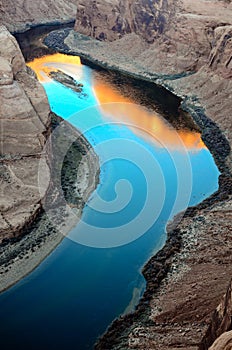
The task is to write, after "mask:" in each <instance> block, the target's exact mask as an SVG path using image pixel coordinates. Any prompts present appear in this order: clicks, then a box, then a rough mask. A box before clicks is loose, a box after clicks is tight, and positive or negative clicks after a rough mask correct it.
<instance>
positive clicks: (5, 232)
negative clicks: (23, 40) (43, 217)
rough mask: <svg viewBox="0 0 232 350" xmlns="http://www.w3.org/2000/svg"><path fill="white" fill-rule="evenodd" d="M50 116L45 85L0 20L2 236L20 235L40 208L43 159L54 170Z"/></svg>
mask: <svg viewBox="0 0 232 350" xmlns="http://www.w3.org/2000/svg"><path fill="white" fill-rule="evenodd" d="M50 119H51V117H50V109H49V105H48V101H47V97H46V94H45V91H44V90H43V88H42V86H41V84H40V83H39V82H38V81H37V80H36V79H35V78H34V76H33V74H32V73H31V72H30V71H29V70H28V69H27V67H26V64H25V61H24V58H23V56H22V53H21V51H20V49H19V46H18V44H17V41H16V40H15V38H14V37H13V36H12V35H11V34H10V33H9V32H8V30H7V29H6V27H4V26H0V130H1V133H0V184H1V192H0V203H1V204H0V242H1V241H2V240H3V239H4V238H9V237H15V236H17V235H19V234H20V232H21V230H22V229H23V228H25V227H26V226H27V225H28V224H29V223H30V222H32V221H33V219H34V217H35V216H36V215H37V213H38V212H39V210H40V207H41V198H42V197H43V196H44V195H45V192H46V186H45V188H44V189H39V187H38V171H39V167H40V166H41V164H42V166H41V171H44V172H45V173H46V172H48V174H49V168H48V165H47V162H46V154H43V147H44V144H45V142H46V138H47V135H48V134H49V129H50V122H51V120H50ZM41 159H43V160H44V162H42V163H41V164H40V161H41Z"/></svg>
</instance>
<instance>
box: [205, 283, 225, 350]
mask: <svg viewBox="0 0 232 350" xmlns="http://www.w3.org/2000/svg"><path fill="white" fill-rule="evenodd" d="M231 328H232V282H231V283H230V285H229V287H228V289H227V292H226V294H225V296H224V298H223V300H222V301H221V303H220V304H219V305H218V307H217V309H216V310H215V312H214V313H213V315H212V321H211V324H210V326H209V328H208V330H207V332H206V335H205V336H204V338H203V340H202V343H201V348H202V349H208V347H209V345H210V344H212V343H213V342H214V341H215V339H217V338H219V339H218V340H217V341H215V343H214V345H212V347H211V348H210V349H211V350H213V349H214V350H216V349H217V350H225V349H231V348H232V332H226V331H228V330H230V329H231ZM223 344H224V345H223ZM229 345H230V347H229ZM223 346H224V347H223Z"/></svg>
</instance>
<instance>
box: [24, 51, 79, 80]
mask: <svg viewBox="0 0 232 350" xmlns="http://www.w3.org/2000/svg"><path fill="white" fill-rule="evenodd" d="M27 65H28V67H30V68H31V69H33V71H34V72H35V73H36V76H37V78H38V80H39V81H40V82H41V83H46V82H49V81H51V79H50V78H49V76H48V74H49V73H50V72H51V71H56V70H58V69H60V70H62V71H64V73H67V74H77V67H78V68H80V67H81V60H80V57H78V56H70V55H65V54H61V53H55V54H53V55H47V56H43V57H40V58H35V59H34V60H33V61H31V62H29V63H27ZM79 71H80V70H79ZM79 73H80V72H79Z"/></svg>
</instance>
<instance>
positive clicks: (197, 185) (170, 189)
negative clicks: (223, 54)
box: [0, 54, 219, 350]
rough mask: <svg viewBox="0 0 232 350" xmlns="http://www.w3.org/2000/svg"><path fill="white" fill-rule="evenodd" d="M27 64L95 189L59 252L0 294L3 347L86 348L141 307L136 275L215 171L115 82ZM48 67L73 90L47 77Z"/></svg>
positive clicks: (78, 68) (200, 151)
mask: <svg viewBox="0 0 232 350" xmlns="http://www.w3.org/2000/svg"><path fill="white" fill-rule="evenodd" d="M29 65H30V67H31V68H32V69H34V71H35V72H36V74H37V76H38V78H39V80H40V81H41V83H42V84H43V86H44V88H45V90H46V93H47V96H48V99H49V103H50V106H51V109H52V110H53V111H54V112H55V113H57V114H58V115H60V116H62V117H63V118H64V119H66V120H68V121H69V122H70V123H71V124H72V125H73V126H75V127H76V128H78V129H79V130H81V132H82V133H83V134H84V136H85V137H86V138H87V139H88V141H89V142H90V144H91V145H92V146H93V148H94V149H95V152H96V153H97V155H98V157H99V161H100V183H99V185H98V187H97V189H96V191H95V192H94V193H93V194H92V195H91V196H90V198H89V201H88V202H87V204H86V205H85V207H84V210H83V214H82V217H81V220H80V222H79V224H78V225H77V226H76V227H73V228H72V230H71V231H70V232H68V233H66V235H67V237H65V238H64V240H63V241H62V243H61V244H60V245H59V246H58V248H57V249H56V250H55V251H53V252H52V254H50V256H49V257H48V258H47V259H46V260H45V261H43V263H41V264H40V266H39V267H38V268H37V269H35V270H34V271H33V272H32V273H31V274H30V275H29V276H27V277H26V278H24V279H23V280H22V281H20V282H19V283H18V284H16V285H15V286H14V287H12V288H11V289H9V290H8V291H6V292H4V293H2V294H1V296H0V310H1V311H0V315H1V317H0V318H1V327H0V336H1V338H3V337H4V339H7V341H8V345H9V347H8V348H9V349H11V348H16V347H17V348H20V349H21V348H23V349H25V350H26V349H37V348H38V349H45V350H46V349H50V348H55V349H56V350H63V349H80V350H82V349H92V348H93V344H94V342H95V341H96V339H97V337H98V336H99V335H101V334H102V333H103V332H104V331H105V330H106V328H107V326H109V324H110V323H111V322H112V321H113V320H114V319H115V318H116V317H118V316H119V315H122V314H124V313H125V312H130V311H132V310H133V309H134V308H135V306H136V304H137V303H138V301H139V298H140V296H141V294H142V293H143V291H144V289H145V286H146V284H145V280H144V278H143V276H142V274H141V269H142V267H143V266H144V264H145V262H146V261H147V260H148V259H149V258H150V257H151V256H152V255H153V254H154V253H155V252H156V251H157V250H158V249H160V248H161V247H162V245H163V244H164V242H165V239H166V225H167V222H168V221H169V220H170V219H172V218H173V217H174V215H175V214H177V213H179V212H181V211H183V210H184V209H186V208H187V207H189V206H193V205H196V204H198V203H200V202H201V201H202V200H203V199H205V198H207V197H208V196H210V195H211V194H212V193H214V192H215V191H216V190H217V189H218V177H219V171H218V169H217V167H216V165H215V163H214V160H213V157H212V155H211V154H210V152H209V151H208V149H207V147H206V146H205V144H204V143H203V141H202V140H201V135H200V133H199V132H197V131H196V129H195V130H194V129H190V128H187V127H186V126H181V125H180V127H179V128H178V129H177V130H176V129H175V128H173V126H172V125H170V123H168V122H167V120H166V119H164V118H163V116H162V113H160V110H159V108H158V107H157V109H156V108H154V106H153V104H155V101H151V105H149V106H145V104H146V101H147V100H146V99H145V98H144V99H143V98H138V96H137V94H138V91H137V92H136V93H135V91H134V90H133V88H131V86H130V85H129V84H127V83H124V82H123V81H122V79H120V80H117V79H116V78H115V76H113V77H112V76H111V75H110V74H109V73H106V72H101V71H98V70H94V69H92V68H90V67H88V66H86V65H83V64H81V61H80V59H79V58H78V57H72V56H66V55H61V54H55V55H48V56H45V57H42V58H38V59H35V60H34V61H33V62H31V63H30V64H29ZM55 70H60V71H62V72H64V73H66V74H68V75H70V76H72V77H73V78H74V79H75V80H76V81H77V82H78V83H79V84H82V85H83V87H82V88H81V89H80V92H74V91H73V90H71V89H70V88H67V87H65V86H64V85H62V84H60V83H59V82H56V81H55V80H53V79H51V78H49V73H50V72H51V71H55ZM140 95H141V96H140V97H142V96H143V95H145V92H144V91H143V90H142V89H141V90H140ZM142 101H145V102H144V103H143V102H142ZM138 102H139V104H138ZM167 103H168V101H167ZM174 113H176V111H173V114H174Z"/></svg>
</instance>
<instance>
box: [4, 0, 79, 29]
mask: <svg viewBox="0 0 232 350" xmlns="http://www.w3.org/2000/svg"><path fill="white" fill-rule="evenodd" d="M76 3H77V1H76V0H41V1H39V2H38V1H31V0H14V1H11V0H10V1H9V0H2V1H1V3H0V25H1V24H4V25H5V26H6V27H7V29H8V30H9V31H11V32H13V31H20V30H25V29H28V28H29V27H30V26H31V25H36V24H42V23H47V22H54V21H58V22H64V21H68V20H73V19H74V18H75V15H76Z"/></svg>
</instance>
